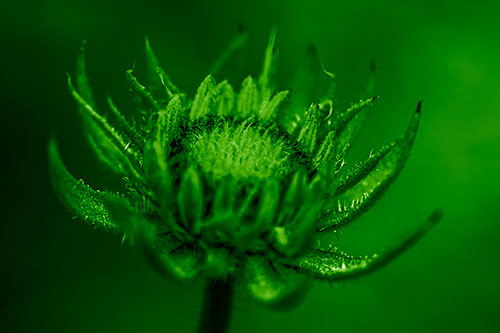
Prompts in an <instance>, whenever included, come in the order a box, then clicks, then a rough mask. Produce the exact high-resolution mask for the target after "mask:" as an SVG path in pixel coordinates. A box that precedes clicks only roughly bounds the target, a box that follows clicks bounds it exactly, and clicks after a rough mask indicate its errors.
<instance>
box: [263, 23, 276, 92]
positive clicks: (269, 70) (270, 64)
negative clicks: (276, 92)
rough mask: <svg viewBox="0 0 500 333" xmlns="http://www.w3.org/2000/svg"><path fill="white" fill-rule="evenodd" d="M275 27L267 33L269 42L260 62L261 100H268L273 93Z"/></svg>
mask: <svg viewBox="0 0 500 333" xmlns="http://www.w3.org/2000/svg"><path fill="white" fill-rule="evenodd" d="M277 31H278V30H277V29H276V28H275V27H274V28H273V29H272V30H271V34H270V35H269V42H268V44H267V48H266V51H265V53H264V61H263V64H262V72H261V74H260V76H259V87H260V91H261V96H260V98H261V100H262V101H265V100H268V99H269V98H270V97H271V95H272V94H273V87H272V85H271V78H272V76H273V75H274V72H275V70H276V58H277V53H278V52H277V50H276V49H275V42H276V34H277Z"/></svg>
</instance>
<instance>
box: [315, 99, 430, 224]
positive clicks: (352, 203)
mask: <svg viewBox="0 0 500 333" xmlns="http://www.w3.org/2000/svg"><path fill="white" fill-rule="evenodd" d="M420 108H421V103H419V104H418V107H417V110H416V112H415V113H414V114H413V117H412V119H411V121H410V124H409V126H408V128H407V129H406V132H405V134H404V135H403V136H402V137H401V138H399V139H398V140H396V142H395V143H394V144H393V145H392V146H390V147H391V148H390V151H388V152H386V153H385V156H383V153H384V151H382V155H381V156H383V157H382V158H381V159H380V160H378V161H377V158H374V159H373V160H372V161H370V160H369V161H367V164H366V165H368V167H367V168H366V169H363V168H361V172H365V173H366V175H365V176H364V177H363V178H361V179H359V181H358V182H357V183H355V184H354V185H353V184H352V183H351V182H346V183H344V184H348V186H346V185H341V187H340V190H341V191H339V192H342V193H340V194H339V195H337V196H335V197H334V198H333V199H332V200H331V202H332V205H331V207H332V208H331V209H330V210H329V211H327V212H325V214H324V216H323V217H322V218H321V219H320V224H319V227H318V231H324V230H329V229H337V228H339V227H341V226H343V225H346V224H348V223H350V222H351V221H352V220H354V219H355V218H356V217H358V216H359V215H360V214H362V213H364V212H365V211H366V210H367V209H368V208H369V207H370V206H371V205H372V204H374V203H375V202H376V200H377V199H378V198H380V197H381V196H382V195H383V193H385V191H386V190H387V189H388V188H389V186H390V185H391V184H392V182H393V181H394V180H395V179H396V177H397V176H398V175H399V173H400V172H401V170H402V169H403V166H404V164H405V162H406V160H407V159H408V156H409V154H410V151H411V148H412V146H413V142H414V140H415V136H416V134H417V129H418V125H419V123H420ZM374 162H376V164H375V165H371V164H373V163H374ZM351 178H352V179H353V180H357V178H359V176H351Z"/></svg>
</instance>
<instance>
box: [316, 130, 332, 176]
mask: <svg viewBox="0 0 500 333" xmlns="http://www.w3.org/2000/svg"><path fill="white" fill-rule="evenodd" d="M334 152H335V131H330V132H328V133H327V134H326V136H325V138H324V139H323V141H322V142H321V145H320V146H319V148H318V150H317V151H316V153H315V155H314V158H313V161H312V163H313V167H314V168H316V169H317V168H319V167H321V166H323V165H324V164H325V163H327V162H329V161H330V158H331V157H332V156H333V155H334Z"/></svg>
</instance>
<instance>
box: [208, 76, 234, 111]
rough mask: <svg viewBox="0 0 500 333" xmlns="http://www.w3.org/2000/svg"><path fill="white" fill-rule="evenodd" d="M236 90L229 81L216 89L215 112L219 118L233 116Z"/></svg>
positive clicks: (223, 82)
mask: <svg viewBox="0 0 500 333" xmlns="http://www.w3.org/2000/svg"><path fill="white" fill-rule="evenodd" d="M234 100H235V96H234V90H233V87H232V86H231V85H230V84H229V82H227V81H222V82H221V83H219V84H218V85H217V87H216V88H215V102H214V107H213V110H214V112H215V114H217V115H219V116H228V115H230V114H232V111H233V106H234Z"/></svg>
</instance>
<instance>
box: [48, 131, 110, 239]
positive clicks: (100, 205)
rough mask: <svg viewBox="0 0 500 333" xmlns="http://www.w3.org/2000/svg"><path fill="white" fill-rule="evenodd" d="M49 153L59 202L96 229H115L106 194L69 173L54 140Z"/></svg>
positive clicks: (53, 185)
mask: <svg viewBox="0 0 500 333" xmlns="http://www.w3.org/2000/svg"><path fill="white" fill-rule="evenodd" d="M48 153H49V172H50V179H51V182H52V187H53V188H54V191H55V192H56V194H57V196H58V197H59V200H61V201H62V202H63V203H64V204H65V205H66V207H67V208H68V209H69V210H70V211H71V212H72V213H73V214H74V215H75V217H77V218H79V219H81V220H83V221H84V222H87V223H89V224H91V225H92V226H94V227H96V228H102V229H106V230H111V229H115V228H116V224H115V222H114V221H113V219H112V218H111V215H110V213H109V209H108V207H107V205H106V199H105V195H104V193H103V192H100V191H96V190H94V189H93V188H91V187H90V186H88V185H86V184H85V183H83V181H81V180H77V179H75V178H74V177H73V176H72V175H71V174H70V173H69V171H68V170H67V169H66V166H65V165H64V163H63V161H62V160H61V157H60V156H59V151H58V149H57V144H56V142H55V140H54V139H51V140H50V141H49V146H48Z"/></svg>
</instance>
